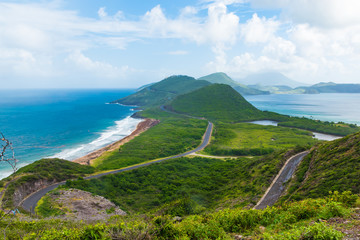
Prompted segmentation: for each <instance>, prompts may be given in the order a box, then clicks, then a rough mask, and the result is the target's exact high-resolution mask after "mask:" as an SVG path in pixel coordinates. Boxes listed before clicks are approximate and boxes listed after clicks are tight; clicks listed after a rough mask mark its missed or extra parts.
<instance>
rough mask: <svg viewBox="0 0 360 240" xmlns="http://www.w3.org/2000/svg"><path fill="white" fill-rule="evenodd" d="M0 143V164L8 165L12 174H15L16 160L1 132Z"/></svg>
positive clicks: (9, 144)
mask: <svg viewBox="0 0 360 240" xmlns="http://www.w3.org/2000/svg"><path fill="white" fill-rule="evenodd" d="M0 142H1V143H0V144H1V147H0V151H1V152H0V162H6V163H8V164H9V165H10V166H11V168H12V170H13V172H16V170H17V167H16V164H17V162H18V160H17V159H16V158H15V153H14V149H13V146H12V143H11V142H10V141H9V140H8V139H7V138H5V136H4V134H3V133H2V132H0Z"/></svg>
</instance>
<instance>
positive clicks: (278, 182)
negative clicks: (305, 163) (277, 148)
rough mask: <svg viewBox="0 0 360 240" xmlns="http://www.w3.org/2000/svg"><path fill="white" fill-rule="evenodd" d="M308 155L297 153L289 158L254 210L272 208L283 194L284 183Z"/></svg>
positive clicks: (306, 153)
mask: <svg viewBox="0 0 360 240" xmlns="http://www.w3.org/2000/svg"><path fill="white" fill-rule="evenodd" d="M308 154H309V151H305V152H301V153H298V154H296V155H294V156H292V157H290V158H289V159H288V160H287V161H286V162H285V164H284V166H283V167H282V168H281V170H280V171H279V173H278V175H277V176H276V177H275V179H274V180H273V182H272V183H271V185H270V187H269V188H268V189H267V190H266V192H265V193H264V195H263V196H262V198H261V199H260V200H259V202H258V203H257V204H256V206H255V207H254V209H264V208H266V207H267V206H272V205H274V203H275V202H276V201H277V200H278V199H279V197H280V196H281V194H282V193H283V192H284V190H285V187H284V183H285V182H286V181H288V180H289V179H290V178H291V176H292V175H293V173H294V171H295V169H296V167H297V166H298V165H299V163H300V162H301V161H302V160H303V158H304V157H305V156H306V155H308Z"/></svg>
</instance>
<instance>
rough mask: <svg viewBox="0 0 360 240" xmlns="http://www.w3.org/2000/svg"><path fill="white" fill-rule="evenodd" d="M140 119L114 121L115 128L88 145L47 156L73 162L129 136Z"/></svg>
mask: <svg viewBox="0 0 360 240" xmlns="http://www.w3.org/2000/svg"><path fill="white" fill-rule="evenodd" d="M141 121H142V120H141V119H136V118H132V117H127V118H125V119H122V120H120V121H115V124H116V125H115V126H111V127H108V128H107V129H105V130H104V131H103V132H101V133H100V136H99V137H98V138H96V139H95V140H93V141H92V142H90V143H85V144H79V145H76V146H74V147H72V148H68V149H64V150H62V151H61V152H59V153H57V154H55V155H53V156H49V158H61V159H66V160H74V159H76V158H79V157H82V156H85V155H86V154H89V153H91V152H93V151H95V150H98V149H100V148H102V147H105V146H106V145H109V144H111V143H114V142H116V141H119V140H120V139H122V138H124V137H126V136H128V135H130V134H131V133H132V132H133V131H134V130H135V129H136V126H137V125H138V123H140V122H141Z"/></svg>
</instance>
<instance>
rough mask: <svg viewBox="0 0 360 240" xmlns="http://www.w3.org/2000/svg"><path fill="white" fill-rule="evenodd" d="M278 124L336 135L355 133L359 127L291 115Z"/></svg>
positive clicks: (359, 129)
mask: <svg viewBox="0 0 360 240" xmlns="http://www.w3.org/2000/svg"><path fill="white" fill-rule="evenodd" d="M278 125H279V126H284V127H295V128H301V129H305V130H310V131H315V132H320V133H328V134H333V135H338V136H346V135H348V134H352V133H356V132H359V131H360V127H358V126H356V125H355V124H347V123H343V122H339V123H334V122H323V121H319V120H312V119H308V118H304V117H303V118H297V117H291V118H289V119H288V120H287V121H284V122H280V123H279V124H278Z"/></svg>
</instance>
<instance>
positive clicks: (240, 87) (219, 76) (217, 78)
mask: <svg viewBox="0 0 360 240" xmlns="http://www.w3.org/2000/svg"><path fill="white" fill-rule="evenodd" d="M198 80H205V81H208V82H211V83H222V84H227V85H230V86H231V87H233V88H234V89H235V90H236V91H238V92H239V93H240V94H242V95H260V94H269V92H268V91H262V90H258V89H254V88H251V87H248V86H246V85H244V84H241V83H238V82H236V81H234V80H232V79H231V78H230V77H229V76H228V75H227V74H226V73H223V72H218V73H213V74H210V75H207V76H204V77H201V78H199V79H198Z"/></svg>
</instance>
